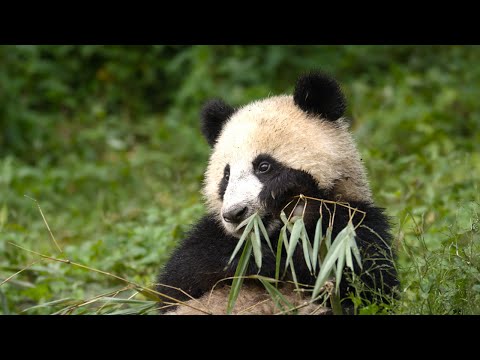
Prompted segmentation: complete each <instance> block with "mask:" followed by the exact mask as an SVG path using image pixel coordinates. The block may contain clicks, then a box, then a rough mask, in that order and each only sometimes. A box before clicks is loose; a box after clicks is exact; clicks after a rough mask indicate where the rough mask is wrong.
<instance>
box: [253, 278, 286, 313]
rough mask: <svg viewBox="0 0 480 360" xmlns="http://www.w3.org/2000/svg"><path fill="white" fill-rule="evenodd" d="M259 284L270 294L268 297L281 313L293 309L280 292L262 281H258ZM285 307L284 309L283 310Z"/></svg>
mask: <svg viewBox="0 0 480 360" xmlns="http://www.w3.org/2000/svg"><path fill="white" fill-rule="evenodd" d="M259 280H260V282H261V283H262V284H263V286H264V287H265V289H266V290H267V291H268V293H269V294H270V297H271V298H272V300H273V301H274V302H275V305H276V306H277V307H278V308H279V309H280V310H281V311H284V312H286V311H289V310H290V309H293V308H294V306H293V304H292V303H291V302H289V301H288V300H287V299H286V298H285V297H284V296H283V295H282V293H281V292H280V291H278V289H277V288H276V287H274V286H273V285H272V284H270V283H269V282H268V281H266V280H264V279H259ZM285 307H286V309H285Z"/></svg>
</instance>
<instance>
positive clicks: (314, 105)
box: [293, 71, 346, 121]
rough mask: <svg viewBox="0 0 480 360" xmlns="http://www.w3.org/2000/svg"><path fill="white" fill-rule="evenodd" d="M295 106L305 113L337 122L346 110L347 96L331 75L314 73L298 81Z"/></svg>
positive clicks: (294, 97)
mask: <svg viewBox="0 0 480 360" xmlns="http://www.w3.org/2000/svg"><path fill="white" fill-rule="evenodd" d="M293 100H294V101H295V104H296V105H297V106H298V107H299V108H300V109H302V110H303V111H305V112H307V113H309V114H313V115H319V116H321V117H323V118H325V119H327V120H330V121H335V120H337V119H338V118H340V117H341V116H342V115H343V114H344V112H345V109H346V100H345V96H344V95H343V93H342V90H341V89H340V86H339V85H338V83H337V82H336V81H335V79H333V78H332V77H330V76H329V75H327V74H325V73H322V72H318V71H314V72H310V73H308V74H307V75H303V76H301V77H300V78H299V79H298V80H297V84H296V86H295V92H294V95H293Z"/></svg>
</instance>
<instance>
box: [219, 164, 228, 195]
mask: <svg viewBox="0 0 480 360" xmlns="http://www.w3.org/2000/svg"><path fill="white" fill-rule="evenodd" d="M229 179H230V165H229V164H227V165H225V169H223V178H222V181H220V184H219V185H218V195H219V196H220V199H221V200H223V195H225V191H227V186H228V180H229Z"/></svg>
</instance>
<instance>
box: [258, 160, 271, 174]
mask: <svg viewBox="0 0 480 360" xmlns="http://www.w3.org/2000/svg"><path fill="white" fill-rule="evenodd" d="M270 167H271V166H270V163H268V162H267V161H262V162H261V163H260V165H258V167H257V171H258V172H259V173H266V172H268V171H269V170H270Z"/></svg>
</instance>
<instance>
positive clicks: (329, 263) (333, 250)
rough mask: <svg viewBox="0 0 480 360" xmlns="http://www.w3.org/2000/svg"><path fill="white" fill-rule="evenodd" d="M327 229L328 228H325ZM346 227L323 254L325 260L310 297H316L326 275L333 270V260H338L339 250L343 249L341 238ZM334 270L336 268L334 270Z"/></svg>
mask: <svg viewBox="0 0 480 360" xmlns="http://www.w3.org/2000/svg"><path fill="white" fill-rule="evenodd" d="M327 231H328V229H327ZM346 231H347V230H346V228H345V229H343V230H342V231H340V233H339V234H338V235H337V237H336V238H335V241H334V242H333V244H332V245H331V247H330V249H329V250H328V252H327V255H326V256H325V260H324V262H323V264H322V267H321V268H320V273H319V274H318V277H317V281H316V282H315V287H314V288H313V293H312V298H316V297H317V295H318V294H319V293H320V289H321V288H322V286H323V285H324V284H325V282H326V281H327V279H328V277H329V276H330V272H331V271H332V270H335V269H336V268H335V262H336V261H337V260H338V257H339V255H340V252H341V251H342V250H344V247H345V244H344V243H343V242H342V241H338V240H341V239H342V238H343V237H345V233H346ZM335 272H336V270H335Z"/></svg>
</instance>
